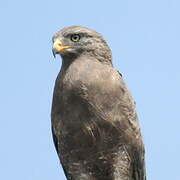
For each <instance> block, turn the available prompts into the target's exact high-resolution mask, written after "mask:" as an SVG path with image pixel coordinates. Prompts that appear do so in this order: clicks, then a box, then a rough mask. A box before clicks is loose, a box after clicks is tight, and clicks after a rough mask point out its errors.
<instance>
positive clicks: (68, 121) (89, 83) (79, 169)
mask: <svg viewBox="0 0 180 180" xmlns="http://www.w3.org/2000/svg"><path fill="white" fill-rule="evenodd" d="M53 53H54V54H58V53H59V54H60V55H61V58H62V67H61V71H60V72H59V74H58V76H57V79H56V82H55V88H54V95H53V103H52V112H51V117H52V133H53V139H54V144H55V147H56V150H57V153H58V156H59V158H60V161H61V164H62V166H63V169H64V172H65V174H66V177H67V179H68V180H145V179H146V174H145V163H144V145H143V142H142V137H141V133H140V127H139V124H138V118H137V114H136V110H135V104H134V101H133V99H132V97H131V95H130V93H129V91H128V89H127V87H126V85H125V83H124V81H123V78H122V76H121V74H120V73H119V72H118V71H116V70H115V69H114V68H113V66H112V59H111V51H110V49H109V47H108V45H107V43H106V41H105V40H104V39H103V38H102V36H101V35H100V34H99V33H97V32H95V31H93V30H90V29H88V28H85V27H81V26H71V27H67V28H64V29H62V30H61V31H59V32H57V33H56V34H55V35H54V36H53Z"/></svg>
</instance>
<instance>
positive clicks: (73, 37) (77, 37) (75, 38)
mask: <svg viewBox="0 0 180 180" xmlns="http://www.w3.org/2000/svg"><path fill="white" fill-rule="evenodd" d="M79 40H80V35H79V34H73V35H71V41H73V42H77V41H79Z"/></svg>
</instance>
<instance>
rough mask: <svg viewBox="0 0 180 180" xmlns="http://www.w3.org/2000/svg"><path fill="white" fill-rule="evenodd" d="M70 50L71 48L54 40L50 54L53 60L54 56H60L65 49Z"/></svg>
mask: <svg viewBox="0 0 180 180" xmlns="http://www.w3.org/2000/svg"><path fill="white" fill-rule="evenodd" d="M69 48H72V47H71V46H65V45H63V43H62V42H61V41H60V40H59V39H56V40H55V41H54V43H53V48H52V53H53V56H54V58H55V57H56V54H61V53H63V52H64V51H65V50H66V49H69Z"/></svg>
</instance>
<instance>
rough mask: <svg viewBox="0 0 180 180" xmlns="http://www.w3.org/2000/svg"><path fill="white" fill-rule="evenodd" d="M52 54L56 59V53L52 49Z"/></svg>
mask: <svg viewBox="0 0 180 180" xmlns="http://www.w3.org/2000/svg"><path fill="white" fill-rule="evenodd" d="M52 53H53V56H54V58H56V51H55V50H54V49H52Z"/></svg>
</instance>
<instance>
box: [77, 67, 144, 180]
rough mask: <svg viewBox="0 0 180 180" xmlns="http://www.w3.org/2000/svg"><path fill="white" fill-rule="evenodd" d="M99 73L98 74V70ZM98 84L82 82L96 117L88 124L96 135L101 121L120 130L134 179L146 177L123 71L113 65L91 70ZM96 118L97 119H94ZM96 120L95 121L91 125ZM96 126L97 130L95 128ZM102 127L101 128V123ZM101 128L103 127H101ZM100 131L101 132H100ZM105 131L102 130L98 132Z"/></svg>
mask: <svg viewBox="0 0 180 180" xmlns="http://www.w3.org/2000/svg"><path fill="white" fill-rule="evenodd" d="M98 73H99V74H98ZM92 74H95V75H96V76H93V77H92V79H93V80H92V81H94V82H96V84H95V85H94V87H93V85H92V84H91V86H90V87H88V85H83V84H81V88H80V89H81V92H79V95H81V97H82V98H83V99H84V100H85V101H86V103H88V104H89V109H90V112H93V114H94V115H95V117H96V118H94V119H93V121H92V122H91V123H89V124H90V125H89V126H88V127H87V128H86V129H88V130H90V129H91V130H90V131H91V133H90V134H92V137H93V138H94V136H95V133H94V134H93V132H95V131H102V129H101V127H102V122H103V121H104V122H105V123H104V125H105V124H106V125H107V124H109V125H110V126H113V127H115V128H116V129H118V130H119V132H120V134H121V136H122V139H123V143H124V146H125V147H126V149H127V153H128V154H129V157H130V161H131V172H132V177H133V180H145V179H146V173H145V162H144V145H143V140H142V136H141V132H140V126H139V122H138V117H137V113H136V108H135V102H134V100H133V98H132V97H131V94H130V92H129V91H128V88H127V87H126V84H125V83H124V81H123V78H122V75H121V74H120V73H119V72H117V71H116V70H115V69H113V68H111V67H107V69H105V68H104V69H103V70H102V68H101V71H99V70H97V71H96V72H92ZM95 119H96V121H97V122H94V120H95ZM91 124H93V125H91ZM95 126H96V130H94V129H95V128H94V127H95ZM98 126H99V127H100V126H101V127H100V128H99V127H98ZM99 129H100V130H99ZM97 134H98V133H97ZM99 134H102V133H99Z"/></svg>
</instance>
